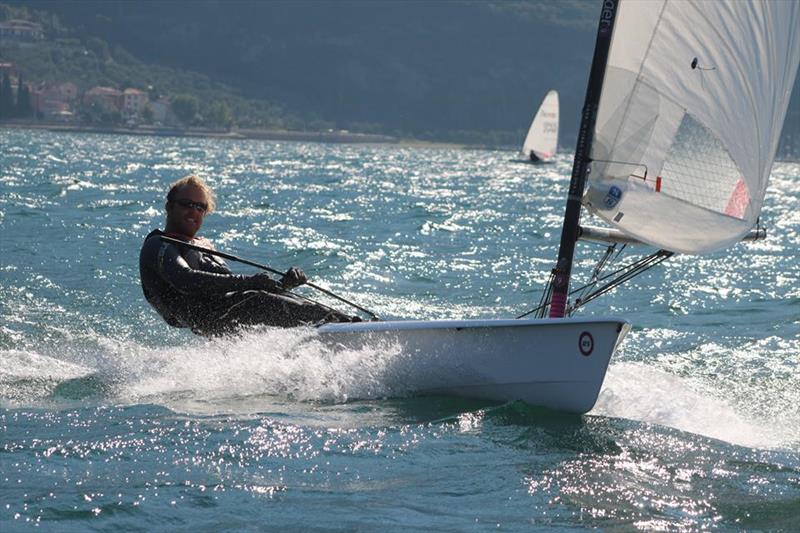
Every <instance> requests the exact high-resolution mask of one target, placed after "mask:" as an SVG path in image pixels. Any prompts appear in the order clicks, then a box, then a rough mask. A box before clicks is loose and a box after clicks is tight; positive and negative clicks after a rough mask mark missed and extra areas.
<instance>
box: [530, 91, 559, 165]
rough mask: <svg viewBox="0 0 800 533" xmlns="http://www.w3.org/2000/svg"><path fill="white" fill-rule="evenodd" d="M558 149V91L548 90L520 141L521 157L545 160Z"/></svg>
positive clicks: (531, 159)
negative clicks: (522, 139)
mask: <svg viewBox="0 0 800 533" xmlns="http://www.w3.org/2000/svg"><path fill="white" fill-rule="evenodd" d="M557 149H558V92H556V91H550V92H548V93H547V95H545V97H544V100H542V104H541V105H540V106H539V109H538V110H537V111H536V115H534V117H533V121H532V122H531V127H530V128H529V129H528V135H526V136H525V142H523V143H522V157H523V158H525V159H526V160H528V161H532V162H538V161H547V160H548V159H550V158H552V157H553V156H554V155H555V154H556V150H557Z"/></svg>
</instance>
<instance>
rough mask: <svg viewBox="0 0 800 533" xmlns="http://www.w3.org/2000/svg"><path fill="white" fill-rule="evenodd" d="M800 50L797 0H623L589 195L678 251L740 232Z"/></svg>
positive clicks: (611, 216) (623, 224) (615, 217)
mask: <svg viewBox="0 0 800 533" xmlns="http://www.w3.org/2000/svg"><path fill="white" fill-rule="evenodd" d="M798 61H800V2H797V1H795V0H771V1H762V0H754V1H750V0H731V1H722V0H717V1H707V0H681V1H669V0H644V1H641V0H622V2H621V4H620V7H619V12H618V13H617V19H616V23H615V26H614V33H613V38H612V42H611V49H610V52H609V58H608V63H607V70H606V74H605V78H604V84H603V92H602V96H601V99H600V105H599V108H598V114H597V123H596V126H595V131H594V144H593V145H592V151H591V158H592V160H593V162H592V166H591V174H590V175H589V187H588V189H587V192H586V194H585V196H584V204H585V205H586V206H587V207H588V208H589V209H590V210H591V211H592V212H594V213H595V214H597V215H599V216H600V217H602V218H604V219H605V220H607V221H608V222H610V223H611V224H612V225H614V226H616V227H617V228H619V229H620V230H622V231H623V232H625V233H627V234H629V235H631V236H633V237H635V238H637V239H639V240H642V241H644V242H647V243H649V244H652V245H654V246H657V247H660V248H664V249H668V250H671V251H675V252H683V253H703V252H709V251H713V250H718V249H721V248H724V247H726V246H729V245H731V244H733V243H734V242H736V241H738V240H739V239H741V238H742V236H744V235H745V234H746V233H747V232H748V231H749V230H750V229H751V228H752V227H753V225H754V224H755V222H756V219H757V217H758V216H759V213H760V212H761V207H762V204H763V199H764V193H765V191H766V188H767V182H768V179H769V174H770V170H771V168H772V163H773V158H774V156H775V151H776V149H777V145H778V141H779V136H780V133H781V129H782V126H783V120H784V117H785V115H786V109H787V106H788V104H789V98H790V96H791V91H792V87H793V84H794V79H795V75H796V73H797V67H798Z"/></svg>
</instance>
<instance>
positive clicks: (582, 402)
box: [319, 0, 800, 413]
mask: <svg viewBox="0 0 800 533" xmlns="http://www.w3.org/2000/svg"><path fill="white" fill-rule="evenodd" d="M798 28H800V2H789V1H786V2H778V1H775V2H762V1H746V0H734V1H715V2H710V1H704V0H682V1H667V0H647V1H636V0H621V1H619V2H617V1H614V0H604V1H603V2H602V8H601V15H600V22H599V26H598V31H597V40H596V44H595V51H594V58H593V61H592V67H591V71H590V75H589V83H588V87H587V91H586V99H585V103H584V108H583V114H582V120H581V126H580V131H579V135H578V140H577V149H576V151H575V159H574V163H573V170H572V177H571V181H570V187H569V194H568V198H567V205H566V210H565V216H564V224H563V228H562V235H561V243H560V248H559V253H558V258H557V261H556V265H555V268H554V269H553V271H552V274H551V278H550V282H549V284H548V286H547V288H546V290H545V292H544V295H543V303H542V305H540V306H539V307H537V308H536V309H534V310H533V311H532V312H531V313H526V315H529V314H534V316H535V317H536V318H535V319H497V320H430V321H397V322H365V323H355V324H329V325H324V326H322V327H321V328H319V331H320V338H322V339H323V340H325V341H327V342H330V343H332V344H334V345H338V346H342V347H345V348H359V347H363V346H376V347H380V346H387V345H388V344H391V345H392V346H399V347H400V348H401V350H402V353H403V355H404V356H405V357H407V358H411V359H413V360H415V361H418V362H419V363H420V364H422V365H424V368H426V371H427V372H426V378H425V380H424V381H423V382H420V383H416V384H415V392H417V393H420V394H427V393H436V394H439V393H443V394H452V395H458V396H466V397H474V398H486V399H491V400H501V401H512V400H522V401H525V402H527V403H529V404H532V405H538V406H544V407H548V408H552V409H556V410H561V411H567V412H574V413H584V412H586V411H588V410H590V409H591V408H592V407H593V405H594V404H595V402H596V400H597V396H598V393H599V391H600V387H601V385H602V383H603V379H604V376H605V373H606V369H607V367H608V364H609V360H610V358H611V356H612V355H613V353H614V351H615V349H616V348H617V347H618V346H619V344H620V342H621V341H622V339H623V338H624V336H625V334H626V332H627V331H628V329H629V327H630V326H629V324H628V322H627V321H626V320H624V319H622V318H613V317H601V318H576V317H570V315H571V314H572V313H573V312H574V311H575V310H576V309H578V308H579V307H581V306H582V305H584V304H585V303H586V302H588V301H590V300H592V299H594V298H595V297H597V296H599V295H601V294H603V293H605V292H607V291H609V290H611V289H613V288H615V287H616V286H617V285H619V284H620V283H622V282H624V281H626V280H627V279H630V278H631V277H633V276H634V275H636V274H638V273H640V272H642V271H644V270H646V269H647V268H650V267H652V266H654V265H656V264H658V263H660V262H661V261H663V260H665V259H666V258H667V257H669V256H671V255H672V254H673V253H676V252H680V253H704V252H711V251H715V250H720V249H723V248H725V247H728V246H730V245H732V244H734V243H736V242H738V241H740V240H742V239H744V238H747V237H748V235H749V234H753V232H752V230H753V228H754V227H757V220H758V216H759V213H760V211H761V207H762V204H763V200H764V194H765V191H766V188H767V181H768V178H769V174H770V169H771V167H772V162H773V158H774V155H775V151H776V148H777V144H778V139H779V135H780V132H781V129H782V124H783V119H784V117H785V114H786V109H787V106H788V103H789V97H790V92H791V89H792V86H793V83H794V79H795V75H796V73H797V66H798V61H800V32H799V31H798ZM587 179H588V185H589V186H588V190H587V189H586V185H587ZM584 208H586V209H588V211H589V212H590V213H593V214H595V215H598V216H599V217H600V218H602V219H603V220H605V221H607V222H608V223H609V224H610V225H611V226H612V227H611V228H604V229H592V228H588V227H581V226H580V215H581V211H582V209H584ZM754 235H755V236H756V237H759V236H763V234H762V233H761V232H759V231H757V232H755V234H754ZM579 237H583V238H588V239H591V240H597V241H602V242H606V243H608V244H609V247H608V249H607V251H606V255H605V256H604V257H603V258H601V260H600V262H599V263H598V267H597V268H596V269H595V270H594V272H593V274H592V275H591V277H590V280H589V283H588V284H587V285H586V286H585V287H582V288H580V289H578V290H575V291H571V290H570V281H571V277H572V261H573V253H574V250H575V245H576V242H577V241H578V239H579ZM630 243H646V244H648V245H652V246H654V247H656V248H657V249H658V250H657V251H656V252H655V253H653V254H651V255H649V256H646V257H644V258H643V259H641V260H638V261H635V262H634V263H632V264H631V265H629V266H628V267H625V268H624V269H618V270H616V271H614V272H613V273H611V274H608V275H602V274H601V269H602V267H603V265H604V264H605V262H606V259H607V258H608V256H609V255H610V254H611V253H612V252H613V250H614V247H616V246H618V245H625V244H630Z"/></svg>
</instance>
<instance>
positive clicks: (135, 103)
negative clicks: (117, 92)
mask: <svg viewBox="0 0 800 533" xmlns="http://www.w3.org/2000/svg"><path fill="white" fill-rule="evenodd" d="M147 100H148V97H147V93H146V92H144V91H140V90H139V89H125V90H124V91H122V109H121V111H122V118H124V119H125V120H126V121H128V122H137V121H139V120H140V119H141V117H142V111H144V108H145V106H146V105H147Z"/></svg>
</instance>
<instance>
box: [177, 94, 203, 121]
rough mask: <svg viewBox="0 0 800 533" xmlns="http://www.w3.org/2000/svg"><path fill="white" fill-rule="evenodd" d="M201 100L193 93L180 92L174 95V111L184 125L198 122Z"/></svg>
mask: <svg viewBox="0 0 800 533" xmlns="http://www.w3.org/2000/svg"><path fill="white" fill-rule="evenodd" d="M199 109H200V102H199V101H198V100H197V98H196V97H194V96H192V95H191V94H178V95H176V96H173V97H172V111H173V112H174V113H175V116H176V117H178V120H180V121H181V122H182V123H183V124H184V125H186V126H191V125H193V124H194V123H195V122H197V118H198V117H197V111H198V110H199Z"/></svg>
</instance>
